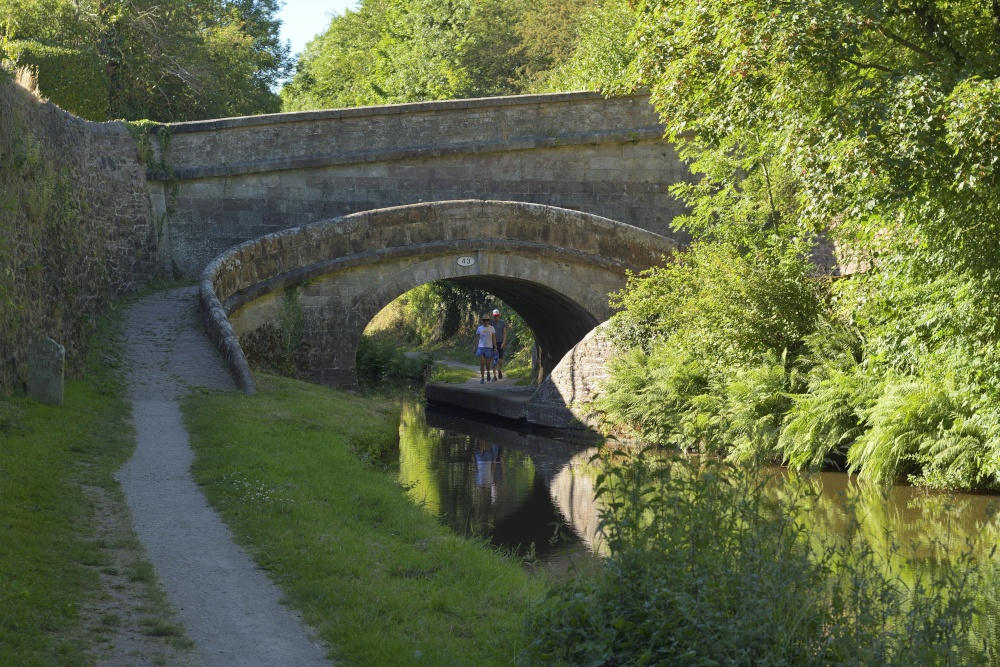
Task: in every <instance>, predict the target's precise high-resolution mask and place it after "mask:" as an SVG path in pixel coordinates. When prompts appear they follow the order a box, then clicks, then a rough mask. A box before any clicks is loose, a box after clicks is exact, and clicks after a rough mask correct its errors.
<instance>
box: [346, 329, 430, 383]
mask: <svg viewBox="0 0 1000 667" xmlns="http://www.w3.org/2000/svg"><path fill="white" fill-rule="evenodd" d="M433 363H434V361H433V360H432V359H431V358H430V357H428V356H426V355H421V356H419V357H407V356H406V355H405V354H403V351H402V350H400V349H399V346H398V345H397V344H396V343H395V342H394V341H393V340H391V339H388V338H384V337H381V336H368V335H363V336H361V341H360V343H358V357H357V371H358V376H359V377H365V378H368V379H375V380H388V379H391V378H397V379H401V378H406V379H413V380H422V379H424V378H425V377H427V375H428V374H429V373H430V369H431V366H432V365H433Z"/></svg>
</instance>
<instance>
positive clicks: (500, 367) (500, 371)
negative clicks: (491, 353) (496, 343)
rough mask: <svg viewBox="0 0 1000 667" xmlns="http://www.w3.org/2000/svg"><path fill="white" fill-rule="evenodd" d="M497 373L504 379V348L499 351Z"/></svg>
mask: <svg viewBox="0 0 1000 667" xmlns="http://www.w3.org/2000/svg"><path fill="white" fill-rule="evenodd" d="M497 375H498V376H499V377H500V379H501V380H502V379H503V348H501V349H500V350H499V351H497Z"/></svg>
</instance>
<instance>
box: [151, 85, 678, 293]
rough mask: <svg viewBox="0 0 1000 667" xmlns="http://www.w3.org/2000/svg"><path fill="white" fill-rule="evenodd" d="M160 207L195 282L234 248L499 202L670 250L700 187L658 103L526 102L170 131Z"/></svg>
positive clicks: (154, 193)
mask: <svg viewBox="0 0 1000 667" xmlns="http://www.w3.org/2000/svg"><path fill="white" fill-rule="evenodd" d="M162 131H163V132H169V141H166V142H164V145H165V146H166V149H165V155H160V154H159V152H160V150H161V144H160V142H159V141H153V142H151V143H152V148H153V150H154V152H155V153H156V155H155V156H154V159H153V161H152V163H153V164H165V165H167V166H168V167H169V172H158V173H153V172H150V173H148V174H147V178H148V179H150V180H149V186H150V193H151V201H152V204H153V208H154V212H155V213H156V216H157V219H158V225H159V228H160V230H161V238H160V253H159V256H160V261H161V266H162V268H163V269H166V270H168V271H170V270H171V269H173V270H174V271H175V272H180V273H181V274H186V275H197V274H198V273H200V272H201V270H202V269H203V268H204V266H205V265H206V264H207V263H208V262H209V261H211V259H212V258H213V257H215V256H217V255H218V254H219V253H221V252H223V251H224V250H226V249H227V248H230V247H232V246H234V245H237V244H239V243H242V242H243V241H246V240H248V239H252V238H257V237H260V236H263V235H265V234H268V233H271V232H275V231H279V230H281V229H287V228H291V227H301V226H304V225H308V224H311V223H313V222H318V221H320V220H329V219H331V218H336V217H340V216H345V215H350V214H352V213H356V212H360V211H367V210H373V209H380V208H386V207H394V206H400V205H406V204H416V203H421V202H430V201H445V200H464V199H481V200H503V201H522V202H532V203H537V204H545V205H549V206H556V207H560V208H568V209H573V210H578V211H583V212H586V213H592V214H594V215H599V216H602V217H606V218H610V219H613V220H620V221H622V222H625V223H628V224H631V225H633V226H636V227H640V228H642V229H646V230H649V231H653V232H656V233H658V234H661V235H664V236H667V237H671V236H672V235H673V231H672V230H671V227H670V222H671V220H672V219H673V217H674V216H675V215H677V214H679V213H681V212H683V211H684V207H683V205H682V204H681V203H680V202H679V201H677V200H676V199H675V198H674V197H673V196H672V195H671V194H670V193H669V186H670V185H671V184H673V183H676V182H679V181H684V180H686V179H689V178H690V173H689V171H688V169H687V167H686V166H685V165H684V164H683V163H682V162H681V161H680V160H679V159H678V157H677V154H676V152H675V151H674V149H673V147H672V146H671V145H670V144H669V143H668V142H666V141H665V140H663V139H662V132H663V128H662V127H661V126H660V124H659V121H658V118H657V116H656V113H655V110H654V109H653V108H652V107H651V106H650V105H649V100H648V97H647V96H645V95H636V96H631V97H621V98H610V99H605V98H603V97H601V96H600V95H598V94H596V93H587V92H580V93H560V94H552V95H524V96H513V97H497V98H485V99H474V100H450V101H442V102H422V103H417V104H402V105H389V106H380V107H366V108H358V109H335V110H327V111H309V112H298V113H290V114H273V115H267V116H255V117H248V118H228V119H221V120H212V121H199V122H193V123H178V124H174V125H169V126H166V128H165V129H163V130H162Z"/></svg>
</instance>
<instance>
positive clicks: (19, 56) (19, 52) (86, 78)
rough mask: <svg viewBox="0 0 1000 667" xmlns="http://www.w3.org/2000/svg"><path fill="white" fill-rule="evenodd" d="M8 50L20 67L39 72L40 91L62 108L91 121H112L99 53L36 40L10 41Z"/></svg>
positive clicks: (12, 59) (8, 55)
mask: <svg viewBox="0 0 1000 667" xmlns="http://www.w3.org/2000/svg"><path fill="white" fill-rule="evenodd" d="M6 51H7V57H8V58H9V59H10V60H11V61H12V62H13V63H14V64H15V65H16V66H18V67H30V68H31V69H33V70H35V71H37V73H38V89H39V91H41V93H42V95H44V96H45V97H47V98H48V99H49V100H51V101H52V102H53V103H55V104H56V105H58V106H59V107H60V108H61V109H65V110H66V111H69V112H70V113H73V114H76V115H77V116H80V117H81V118H86V119H87V120H94V121H106V120H107V119H108V113H109V102H108V87H107V81H106V79H105V76H104V61H103V60H102V59H101V56H100V55H99V54H98V53H97V51H95V50H93V49H86V48H84V49H78V48H66V47H62V46H49V45H46V44H40V43H38V42H32V41H12V42H8V43H7V48H6Z"/></svg>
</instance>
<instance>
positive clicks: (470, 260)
mask: <svg viewBox="0 0 1000 667" xmlns="http://www.w3.org/2000/svg"><path fill="white" fill-rule="evenodd" d="M475 263H476V258H475V257H469V256H468V255H466V256H465V257H459V258H458V265H459V266H472V265H473V264H475Z"/></svg>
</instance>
